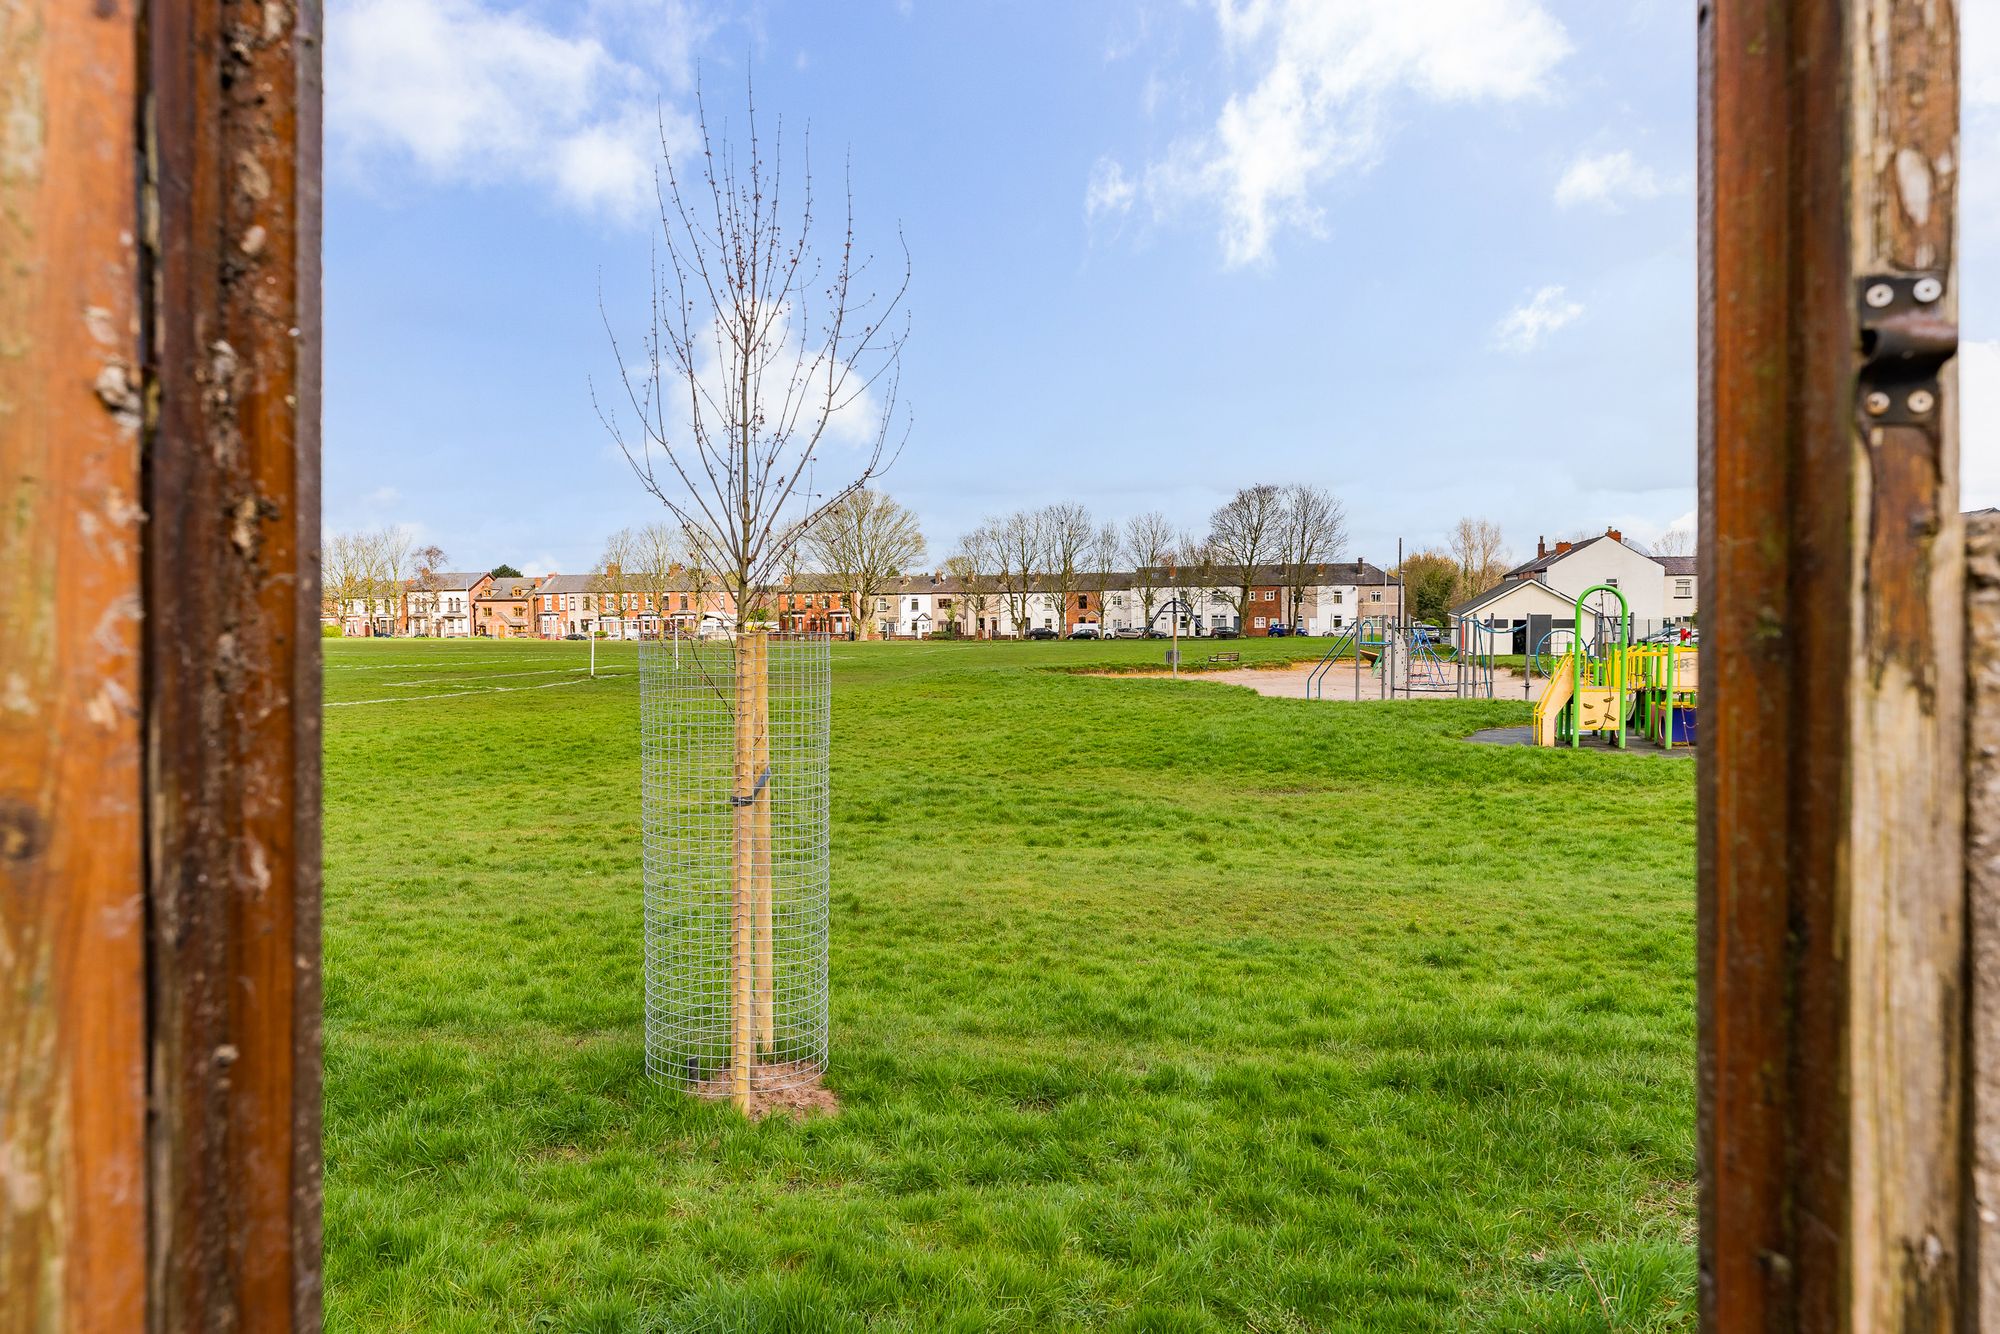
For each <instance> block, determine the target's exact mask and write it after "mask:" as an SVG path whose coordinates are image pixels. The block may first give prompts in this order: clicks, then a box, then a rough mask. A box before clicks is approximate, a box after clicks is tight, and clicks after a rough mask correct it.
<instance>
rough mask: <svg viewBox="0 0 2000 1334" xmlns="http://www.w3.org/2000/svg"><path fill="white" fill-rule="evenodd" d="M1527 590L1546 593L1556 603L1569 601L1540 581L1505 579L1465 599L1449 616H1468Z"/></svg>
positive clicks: (1532, 579) (1533, 579)
mask: <svg viewBox="0 0 2000 1334" xmlns="http://www.w3.org/2000/svg"><path fill="white" fill-rule="evenodd" d="M1528 588H1539V589H1541V590H1542V591H1543V592H1544V593H1547V594H1548V595H1549V596H1550V597H1552V598H1554V599H1555V600H1556V601H1558V602H1568V601H1569V599H1567V598H1565V597H1564V596H1563V595H1562V594H1560V593H1558V592H1556V590H1555V589H1553V588H1550V587H1549V586H1548V585H1547V584H1546V583H1543V582H1542V581H1541V580H1540V579H1535V578H1526V579H1517V578H1507V579H1502V580H1501V581H1500V582H1499V583H1497V584H1495V585H1493V587H1491V588H1489V589H1487V590H1486V591H1485V592H1484V593H1480V594H1478V595H1477V596H1475V597H1470V598H1467V599H1466V600H1465V601H1463V602H1461V603H1459V604H1458V605H1457V606H1456V607H1453V608H1452V609H1451V614H1452V615H1454V616H1466V615H1469V614H1471V613H1473V612H1476V611H1478V610H1480V609H1481V608H1483V607H1488V606H1491V605H1492V604H1493V603H1495V602H1498V601H1500V600H1501V599H1502V598H1505V597H1508V596H1510V595H1512V594H1515V593H1519V592H1521V591H1522V590H1523V589H1528Z"/></svg>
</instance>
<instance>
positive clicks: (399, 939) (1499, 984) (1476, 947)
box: [325, 641, 1694, 1332]
mask: <svg viewBox="0 0 2000 1334" xmlns="http://www.w3.org/2000/svg"><path fill="white" fill-rule="evenodd" d="M1162 647H1163V646H1161V645H1158V644H1150V643H1106V644H1085V643H1079V644H1070V643H1054V644H1021V645H1013V644H1008V645H976V644H972V645H951V644H936V643H931V644H890V645H871V644H864V645H842V646H837V647H836V649H835V651H834V721H833V729H834V735H833V771H834V772H833V779H834V807H833V831H834V832H833V837H834V870H833V887H832V899H833V931H834V934H833V943H832V974H833V1025H834V1027H833V1053H832V1066H831V1070H830V1072H829V1083H830V1084H831V1086H832V1087H833V1088H834V1089H835V1090H836V1091H837V1092H838V1094H839V1096H840V1098H841V1100H842V1103H843V1110H842V1111H841V1113H840V1114H839V1115H838V1116H836V1117H831V1118H818V1119H814V1120H811V1121H808V1122H805V1123H802V1124H801V1123H794V1122H791V1121H787V1120H784V1119H776V1118H774V1119H773V1120H770V1121H766V1122H764V1123H762V1124H757V1125H751V1124H748V1123H746V1122H744V1121H743V1120H741V1119H740V1118H739V1117H738V1116H737V1115H736V1113H735V1112H734V1111H732V1110H731V1109H730V1108H728V1107H727V1106H718V1105H711V1104H705V1103H700V1102H697V1101H695V1100H693V1099H691V1098H689V1097H687V1096H686V1095H683V1094H680V1093H677V1092H673V1091H669V1090H664V1089H657V1088H654V1087H652V1086H650V1085H649V1084H648V1083H647V1082H646V1079H645V1077H644V1074H643V1072H642V1067H643V1057H642V1034H641V1011H642V996H641V963H642V959H641V948H640V935H641V920H640V892H641V886H640V851H639V791H638V744H639V742H638V726H637V684H638V682H637V660H636V653H635V651H634V649H633V648H632V647H631V646H629V645H609V646H606V645H600V646H599V649H598V661H599V665H600V671H601V672H602V673H603V674H602V675H601V676H600V677H599V679H597V680H595V681H591V680H587V679H579V678H578V675H577V673H578V671H579V670H580V669H581V667H582V665H583V663H584V661H585V655H586V653H587V652H588V646H587V645H584V644H580V643H562V644H491V643H451V644H437V643H419V642H411V641H335V642H330V643H328V644H327V645H326V657H327V672H326V681H327V686H326V697H327V704H328V709H327V715H326V859H327V878H326V895H327V902H326V961H325V985H326V1121H325V1125H326V1275H327V1312H328V1325H329V1328H331V1329H334V1330H354V1329H371V1330H373V1329H396V1330H402V1329H408V1330H419V1329H421V1330H432V1329H443V1330H492V1329H510V1330H511V1329H552V1330H576V1331H585V1330H589V1331H614V1330H616V1331H624V1330H647V1331H669V1330H671V1331H682V1330H713V1331H725V1330H728V1331H733V1330H772V1331H818V1330H861V1329H869V1330H912V1331H916V1330H924V1331H929V1330H1020V1331H1040V1330H1060V1329H1071V1328H1076V1329H1111V1330H1255V1331H1271V1332H1276V1331H1297V1330H1332V1329H1497V1330H1522V1331H1530V1330H1532V1331H1560V1330H1605V1329H1618V1330H1634V1329H1665V1328H1684V1327H1685V1328H1692V1327H1693V1323H1694V1322H1693V1315H1692V1310H1691V1302H1692V1296H1693V1289H1694V1250H1693V1235H1694V1190H1693V1178H1694V1157H1693V1119H1694V922H1693V917H1694V766H1693V765H1690V764H1678V763H1671V762H1667V761H1664V760H1661V759H1658V758H1655V757H1652V756H1646V755H1633V756H1617V755H1605V754H1594V753H1585V754H1571V753H1567V752H1544V751H1535V750H1528V749H1504V748H1495V747H1486V746H1473V745H1467V744H1465V743H1463V742H1461V741H1459V740H1458V739H1457V738H1458V737H1460V736H1462V735H1463V734H1465V733H1467V732H1469V731H1471V730H1473V729H1475V728H1478V727H1484V726H1491V725H1495V724H1506V723H1519V722H1524V721H1525V720H1526V717H1527V709H1526V706H1525V705H1522V704H1519V703H1490V702H1477V703H1475V702H1466V703H1455V702H1436V701H1426V702H1415V703H1372V704H1308V703H1305V702H1302V701H1293V700H1279V699H1266V698H1262V697H1259V696H1257V695H1254V694H1252V693H1250V692H1248V691H1246V690H1242V689H1239V688H1235V687H1229V686H1221V685H1216V684H1212V683H1203V682H1178V683H1176V682H1172V681H1167V680H1147V679H1107V678H1101V677H1091V676H1083V675H1074V674H1069V673H1065V672H1062V671H1052V670H1048V669H1050V668H1058V667H1065V666H1068V667H1075V666H1080V665H1085V664H1090V665H1097V666H1111V665H1116V664H1119V663H1124V664H1128V665H1130V664H1140V663H1148V662H1153V663H1157V662H1158V661H1160V657H1161V653H1160V650H1161V648H1162ZM1197 647H1205V646H1197ZM1227 647H1228V648H1230V649H1232V650H1240V651H1242V653H1243V656H1244V660H1245V662H1246V663H1250V662H1254V661H1259V660H1265V659H1270V658H1298V657H1300V656H1302V655H1303V654H1304V653H1307V652H1310V651H1312V648H1313V646H1312V645H1310V644H1305V645H1300V644H1291V643H1288V642H1287V641H1278V642H1277V643H1263V642H1257V641H1242V642H1239V643H1237V644H1232V645H1228V646H1227ZM1194 656H1196V655H1195V654H1194V653H1193V652H1190V657H1194Z"/></svg>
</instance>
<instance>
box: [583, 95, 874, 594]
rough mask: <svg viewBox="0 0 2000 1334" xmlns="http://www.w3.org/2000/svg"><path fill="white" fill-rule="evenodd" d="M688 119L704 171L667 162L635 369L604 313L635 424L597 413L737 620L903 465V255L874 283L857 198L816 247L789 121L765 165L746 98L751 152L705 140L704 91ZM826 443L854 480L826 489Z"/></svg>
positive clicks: (808, 187)
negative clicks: (860, 236)
mask: <svg viewBox="0 0 2000 1334" xmlns="http://www.w3.org/2000/svg"><path fill="white" fill-rule="evenodd" d="M696 126H697V129H698V131H699V134H700V139H701V153H700V156H699V158H698V161H697V165H696V169H695V171H696V174H695V175H693V176H691V177H685V178H684V177H683V176H682V174H681V172H680V169H679V167H678V166H677V164H676V163H675V161H674V158H673V155H672V154H671V153H670V152H667V153H664V163H663V168H662V171H661V174H660V180H659V189H658V196H659V204H660V236H661V240H660V249H661V250H662V251H663V252H664V253H663V256H662V257H661V258H660V260H659V261H658V262H657V263H656V265H655V266H654V270H653V283H652V318H651V320H650V321H649V322H648V324H647V327H646V330H645V333H644V335H643V336H642V338H641V341H640V357H639V359H638V360H637V361H636V362H634V361H631V360H628V359H627V357H626V356H625V353H624V350H623V348H622V347H621V345H620V343H619V340H618V336H617V334H616V332H615V331H614V330H613V329H612V324H611V319H610V316H609V314H608V313H606V315H605V331H606V333H607V334H608V335H609V336H610V339H611V347H612V352H613V354H614V355H615V356H616V357H617V359H618V364H619V367H620V370H619V375H620V381H621V383H622V386H623V388H624V391H625V392H624V398H625V402H626V404H627V405H628V407H629V415H628V413H627V412H625V411H620V410H618V409H616V408H607V407H606V405H605V404H603V403H602V402H599V404H598V410H599V416H600V418H601V419H602V420H603V421H604V423H605V426H606V428H607V429H608V430H609V431H610V432H611V435H612V438H613V439H614V440H616V441H617V443H618V446H619V448H620V449H621V450H623V451H624V454H625V457H626V460H627V461H628V462H629V463H630V464H631V465H632V470H633V473H634V474H635V475H636V476H637V477H638V478H639V481H640V483H641V484H642V485H643V486H644V487H645V488H646V489H647V490H648V491H650V492H651V493H652V494H653V495H654V496H655V497H656V498H657V499H658V500H659V501H660V503H661V504H663V505H665V506H666V507H667V509H668V511H669V512H670V513H671V514H672V515H673V516H674V519H675V521H676V523H677V525H678V526H679V527H680V529H681V530H682V532H683V533H685V534H686V536H687V538H688V542H689V546H690V554H691V555H692V556H693V557H694V560H693V561H692V562H691V563H692V564H699V565H700V566H701V567H702V568H704V569H706V570H709V571H711V572H712V573H713V574H714V575H715V576H717V577H718V578H719V579H720V581H721V583H722V586H723V588H724V589H725V590H726V591H727V592H728V594H729V595H730V596H731V597H732V598H733V599H734V601H735V603H736V606H737V607H738V609H739V611H741V610H744V609H748V608H750V607H753V606H756V605H760V604H761V603H762V602H763V601H764V598H765V594H766V593H767V591H768V590H769V588H770V587H771V585H772V583H773V581H774V578H775V575H776V574H777V572H778V571H779V570H781V569H782V568H783V566H784V562H785V559H786V557H787V554H788V552H789V551H790V549H791V548H792V547H793V546H794V545H795V544H797V543H798V542H799V541H800V540H801V539H802V538H803V536H804V535H805V533H807V532H808V531H809V530H811V529H812V528H813V527H814V526H815V523H816V521H817V520H818V519H819V518H820V517H821V516H822V515H823V514H825V513H826V512H827V511H828V510H830V509H832V508H833V507H834V506H836V505H838V504H840V503H842V502H843V501H845V500H846V499H847V498H848V496H849V495H851V494H852V493H853V492H856V491H859V490H861V489H862V488H863V487H865V486H866V485H867V483H868V480H869V479H870V478H871V477H873V476H875V475H876V474H877V473H878V472H880V471H882V469H883V468H885V467H886V466H887V465H888V464H889V463H890V462H892V461H893V456H894V453H895V449H894V448H892V447H891V437H892V433H893V432H895V431H896V430H897V429H898V427H897V424H898V422H899V420H902V417H901V414H900V413H899V412H898V402H897V391H898V387H899V376H900V371H901V361H902V348H903V340H904V337H905V336H906V334H907V332H908V322H907V319H906V318H904V317H903V316H901V315H900V314H899V312H900V309H901V306H902V301H903V296H904V294H905V292H906V291H907V289H908V285H909V253H908V250H907V249H904V252H903V263H902V266H901V268H900V270H899V271H897V272H895V273H894V274H893V275H892V279H893V280H892V282H891V283H890V284H889V285H888V286H887V287H886V288H885V289H884V290H883V291H882V292H875V291H871V290H869V284H870V282H871V279H870V277H869V268H870V261H869V260H867V259H864V258H861V257H859V256H857V254H856V251H855V239H854V199H853V194H852V192H851V190H850V191H849V192H847V194H846V196H845V202H846V208H845V215H844V226H843V227H842V228H841V229H840V230H838V231H837V232H836V233H835V234H834V235H833V237H832V238H831V242H832V243H831V245H830V246H827V247H826V248H825V249H824V250H823V249H822V240H821V236H820V232H819V230H818V227H819V218H818V215H817V213H816V212H815V209H816V205H817V200H816V197H815V195H814V193H813V180H812V174H811V162H810V149H809V148H808V150H807V152H806V154H805V157H806V166H805V173H804V179H803V182H802V184H801V187H800V202H799V204H798V206H797V207H796V208H794V207H793V206H792V203H791V200H790V197H789V195H788V194H787V190H788V189H789V184H790V182H789V179H788V178H787V177H786V175H785V170H784V168H785V153H784V143H783V127H782V125H781V126H780V127H779V132H778V136H777V138H776V140H775V141H774V143H773V144H772V145H771V146H770V155H769V157H768V158H767V157H766V155H765V145H764V144H763V142H762V141H761V140H760V139H759V137H758V128H757V113H756V105H755V103H754V101H752V102H751V103H750V105H749V109H748V116H747V124H746V144H745V145H743V146H741V147H739V146H738V145H737V144H735V143H733V142H731V141H730V140H729V139H728V138H727V135H726V130H725V132H724V133H723V134H721V135H718V134H716V133H714V132H713V131H712V130H711V126H710V122H709V118H708V112H707V107H706V105H705V103H703V102H702V100H701V99H700V96H699V94H697V97H696ZM662 149H663V152H664V149H665V141H664V135H663V136H662ZM600 304H601V303H600ZM593 401H596V398H595V391H594V390H593ZM902 431H903V434H905V435H906V434H907V425H906V424H905V425H904V426H903V427H902ZM830 435H831V436H832V437H834V438H839V439H842V440H843V441H844V443H847V444H851V445H853V446H855V449H854V453H853V456H852V458H853V463H852V468H851V472H852V475H851V476H850V477H849V479H848V480H847V481H846V482H845V483H844V484H842V485H841V486H839V487H837V488H836V489H835V490H834V491H833V492H832V494H831V496H822V495H816V494H815V493H814V491H813V471H814V465H815V464H816V463H817V462H819V461H820V460H821V458H822V456H823V449H822V447H823V446H824V445H825V444H826V443H827V441H828V439H829V436H830ZM900 439H901V437H900V436H899V437H897V441H896V443H897V446H898V447H899V446H900Z"/></svg>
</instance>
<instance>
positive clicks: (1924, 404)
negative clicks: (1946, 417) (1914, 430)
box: [1910, 389, 1937, 417]
mask: <svg viewBox="0 0 2000 1334" xmlns="http://www.w3.org/2000/svg"><path fill="white" fill-rule="evenodd" d="M1936 406H1937V395H1936V394H1933V393H1932V392H1931V391H1930V390H1928V389H1919V390H1917V391H1916V392H1915V393H1913V394H1911V395H1910V411H1911V412H1914V413H1916V414H1917V415H1918V416H1919V417H1921V416H1923V415H1924V414H1925V413H1926V412H1929V411H1930V410H1931V409H1932V408H1934V407H1936Z"/></svg>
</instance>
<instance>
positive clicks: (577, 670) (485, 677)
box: [382, 667, 602, 689]
mask: <svg viewBox="0 0 2000 1334" xmlns="http://www.w3.org/2000/svg"><path fill="white" fill-rule="evenodd" d="M589 670H590V669H589V668H588V667H544V668H541V669H540V670H539V671H533V672H479V673H477V676H478V679H479V680H481V681H497V680H499V679H500V678H501V677H503V676H556V675H559V674H561V673H564V672H568V673H572V674H574V675H577V676H582V675H583V674H584V673H585V672H587V671H589ZM600 675H602V673H600ZM464 679H465V678H464V676H462V675H461V676H431V677H426V678H425V679H423V680H421V681H384V682H383V683H382V684H383V685H385V686H395V687H397V688H398V689H400V688H401V687H403V686H435V685H456V684H458V683H459V682H460V681H463V680H464Z"/></svg>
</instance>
